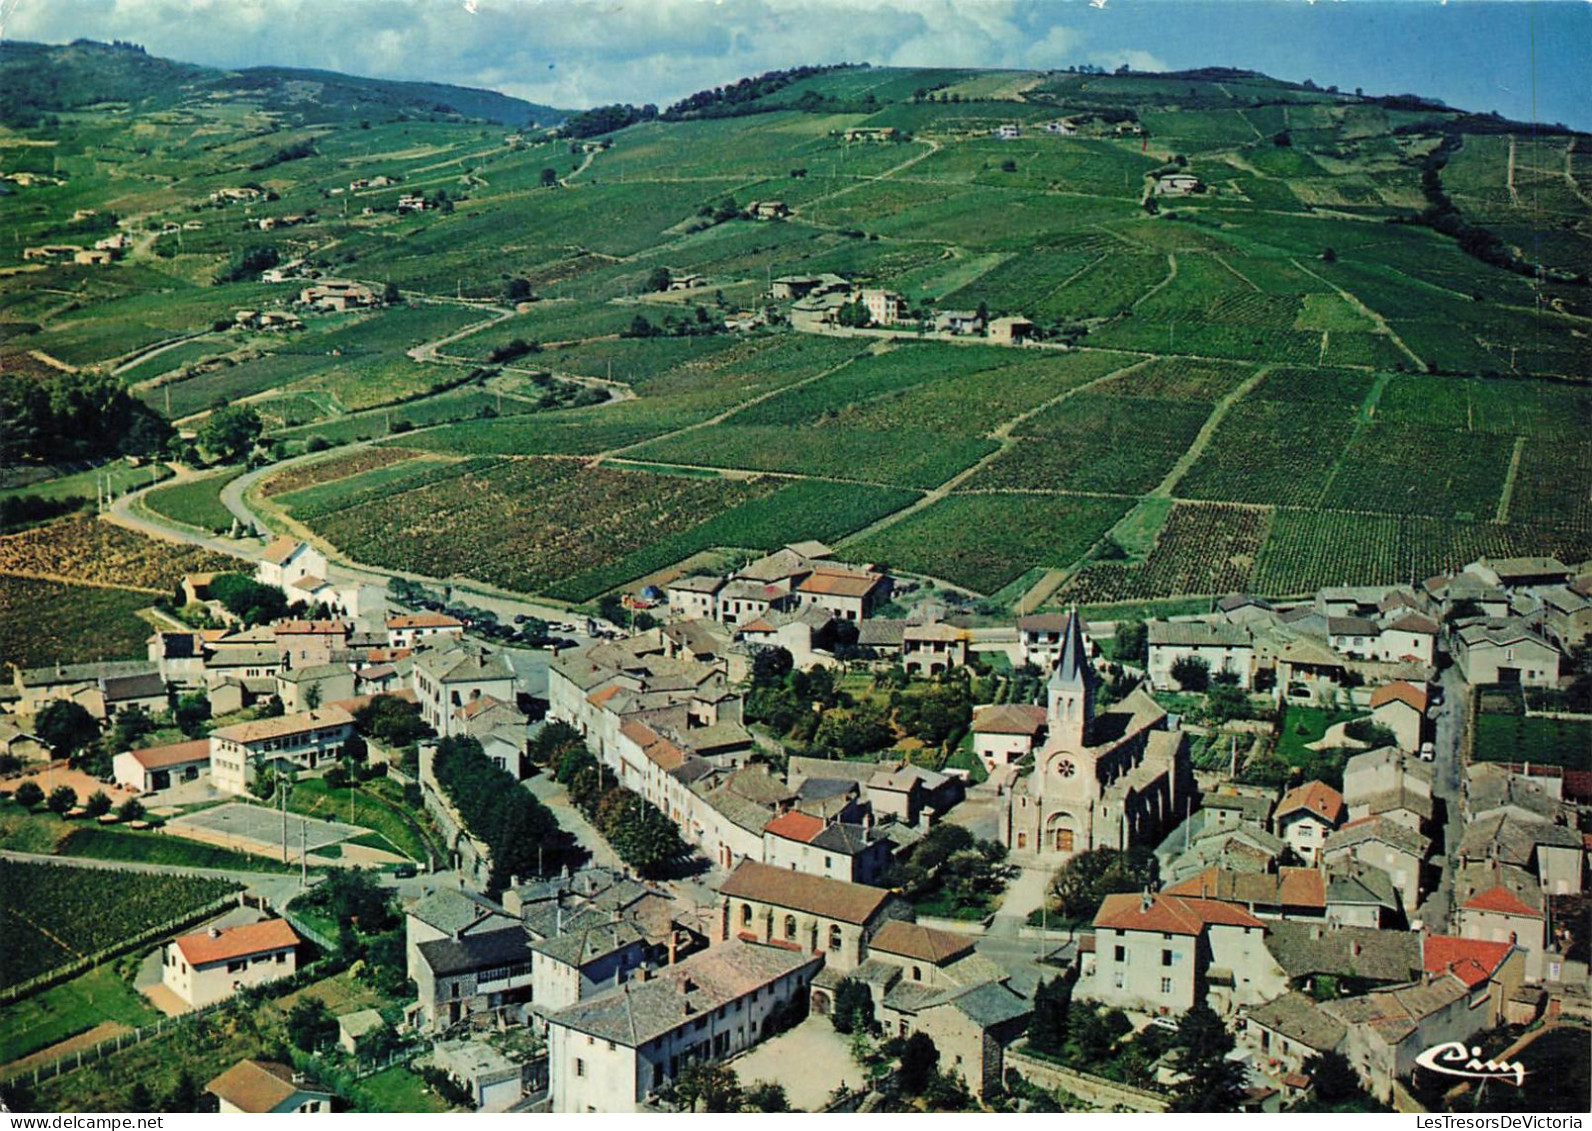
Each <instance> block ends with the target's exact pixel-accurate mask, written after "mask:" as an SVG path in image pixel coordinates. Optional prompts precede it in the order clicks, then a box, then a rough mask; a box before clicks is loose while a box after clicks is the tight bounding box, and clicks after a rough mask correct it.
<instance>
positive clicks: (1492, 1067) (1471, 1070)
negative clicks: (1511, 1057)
mask: <svg viewBox="0 0 1592 1131" xmlns="http://www.w3.org/2000/svg"><path fill="white" fill-rule="evenodd" d="M1415 1063H1416V1064H1419V1065H1420V1066H1421V1067H1422V1068H1430V1069H1431V1070H1432V1071H1433V1072H1441V1073H1442V1074H1443V1075H1444V1076H1459V1077H1462V1078H1464V1079H1467V1080H1510V1081H1512V1082H1513V1083H1514V1085H1515V1086H1516V1087H1521V1086H1523V1085H1524V1084H1525V1082H1526V1066H1525V1065H1523V1064H1521V1063H1520V1062H1519V1061H1518V1060H1517V1061H1515V1062H1514V1063H1513V1064H1511V1063H1510V1062H1509V1061H1507V1060H1482V1059H1481V1049H1479V1048H1466V1047H1465V1044H1464V1042H1463V1041H1446V1042H1444V1043H1443V1044H1440V1045H1433V1046H1432V1047H1431V1048H1429V1049H1427V1050H1426V1051H1425V1052H1423V1053H1421V1055H1420V1056H1418V1057H1416V1058H1415Z"/></svg>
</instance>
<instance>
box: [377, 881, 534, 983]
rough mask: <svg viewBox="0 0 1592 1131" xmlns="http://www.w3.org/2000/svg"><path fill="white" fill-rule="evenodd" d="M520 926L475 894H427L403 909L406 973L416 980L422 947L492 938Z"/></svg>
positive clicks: (439, 891) (448, 890) (448, 891)
mask: <svg viewBox="0 0 1592 1131" xmlns="http://www.w3.org/2000/svg"><path fill="white" fill-rule="evenodd" d="M517 923H518V919H517V918H515V916H514V915H512V914H510V913H507V912H506V911H505V909H504V908H503V907H501V906H499V905H498V904H496V903H493V902H491V901H490V900H488V899H487V898H486V897H485V896H481V895H476V894H475V893H474V892H470V891H465V890H463V889H460V890H455V889H453V888H446V887H445V888H439V889H437V890H436V891H434V892H428V893H427V894H425V895H423V896H421V897H420V898H418V899H416V900H415V901H414V902H412V903H410V904H408V905H407V906H406V907H405V908H404V970H405V972H406V973H407V974H408V976H409V977H411V978H414V977H416V972H417V971H418V970H419V968H420V944H421V943H424V942H433V941H435V940H437V939H447V938H462V937H463V936H465V935H468V934H490V933H491V932H493V931H501V930H504V929H506V928H508V927H511V926H515V925H516V924H517Z"/></svg>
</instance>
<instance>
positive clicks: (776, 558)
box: [665, 542, 894, 629]
mask: <svg viewBox="0 0 1592 1131" xmlns="http://www.w3.org/2000/svg"><path fill="white" fill-rule="evenodd" d="M831 554H832V551H831V550H830V549H829V547H827V546H825V545H823V544H822V543H819V542H803V543H798V544H796V545H791V546H785V547H783V548H781V549H779V550H777V551H775V552H774V553H772V554H768V555H766V556H764V557H762V558H759V559H757V560H756V561H754V562H751V563H749V564H748V565H746V566H743V567H742V568H741V569H739V570H736V571H735V572H734V573H732V574H730V575H729V576H727V577H716V576H710V575H702V574H695V575H691V576H686V577H681V578H678V579H676V580H675V581H672V582H670V583H669V585H668V587H667V589H666V591H665V592H666V594H667V600H668V607H669V612H670V613H671V614H672V615H675V616H679V617H683V618H688V619H706V620H716V621H718V622H720V623H721V624H724V625H733V626H740V627H741V628H743V629H745V628H749V627H752V626H754V625H756V624H757V623H758V622H759V621H762V620H764V619H765V618H768V617H770V616H771V615H775V614H781V613H792V612H800V611H804V610H809V609H818V610H823V611H826V612H828V613H829V614H831V615H832V616H833V617H835V618H839V619H842V620H847V621H854V622H856V621H862V620H865V619H867V618H868V617H871V616H873V615H874V613H875V611H877V610H878V608H879V607H880V606H882V605H883V604H885V602H887V601H888V600H889V599H890V593H891V590H892V588H893V585H894V581H893V579H892V578H891V577H890V575H889V574H887V573H884V572H883V571H882V570H878V569H875V568H874V567H872V566H846V565H841V564H839V563H837V562H834V561H832V560H831Z"/></svg>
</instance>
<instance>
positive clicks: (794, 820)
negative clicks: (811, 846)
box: [763, 809, 824, 844]
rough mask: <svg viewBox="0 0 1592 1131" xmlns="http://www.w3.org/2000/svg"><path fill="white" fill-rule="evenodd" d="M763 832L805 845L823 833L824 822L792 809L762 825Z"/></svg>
mask: <svg viewBox="0 0 1592 1131" xmlns="http://www.w3.org/2000/svg"><path fill="white" fill-rule="evenodd" d="M763 831H764V832H765V833H773V834H774V835H775V836H782V837H784V838H785V839H786V840H799V841H801V842H802V843H803V844H806V843H807V842H808V841H810V840H812V839H813V837H815V836H817V835H818V834H819V833H821V832H823V831H824V822H823V821H821V820H819V819H818V818H817V817H810V816H808V815H807V814H806V813H798V812H797V811H796V810H794V809H792V810H791V811H790V812H788V813H781V814H780V815H779V816H777V817H775V818H774V819H773V820H772V821H770V822H769V823H768V824H766V825H764V826H763Z"/></svg>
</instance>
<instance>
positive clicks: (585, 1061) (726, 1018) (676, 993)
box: [547, 940, 824, 1113]
mask: <svg viewBox="0 0 1592 1131" xmlns="http://www.w3.org/2000/svg"><path fill="white" fill-rule="evenodd" d="M823 962H824V959H823V957H822V956H821V955H813V954H806V953H802V952H800V951H796V950H788V949H785V948H783V947H778V946H766V945H763V946H760V945H756V944H752V943H746V942H741V941H739V940H732V941H728V942H726V943H724V944H723V945H721V946H717V947H714V948H712V949H710V950H707V951H704V952H703V953H701V954H697V955H693V956H692V957H690V958H688V959H686V960H685V961H683V962H681V963H680V964H679V965H677V966H670V967H666V968H665V969H663V970H660V971H658V972H657V973H655V974H650V975H648V976H646V977H643V978H635V979H631V980H630V981H628V982H626V983H624V984H623V985H621V986H619V987H617V988H615V989H612V990H609V991H607V992H606V993H603V994H599V995H597V996H596V997H592V998H589V999H587V1000H585V1001H582V1002H579V1003H577V1004H575V1005H573V1006H571V1007H569V1008H568V1009H564V1010H560V1011H559V1012H557V1013H554V1014H552V1015H551V1016H549V1017H548V1019H547V1042H548V1068H549V1074H550V1085H551V1092H552V1096H551V1107H552V1110H553V1111H554V1112H558V1113H569V1112H633V1111H639V1110H641V1107H642V1103H643V1101H645V1100H646V1098H647V1097H648V1096H649V1095H650V1094H652V1093H653V1092H655V1091H657V1090H658V1089H659V1088H661V1087H663V1086H664V1085H665V1084H666V1083H668V1082H670V1081H672V1080H674V1079H676V1078H677V1077H678V1076H679V1074H680V1070H681V1068H682V1067H683V1066H684V1065H686V1064H689V1063H691V1062H692V1061H694V1060H707V1059H723V1058H725V1057H728V1056H731V1055H733V1054H735V1053H738V1052H741V1051H743V1050H745V1049H748V1048H750V1047H752V1046H753V1045H755V1044H756V1043H757V1042H758V1041H759V1040H761V1039H763V1038H764V1037H765V1036H768V1035H770V1034H769V1032H768V1027H769V1024H770V1021H771V1020H775V1019H777V1018H778V1017H780V1016H783V1015H785V1014H786V1013H788V1012H789V1010H790V1003H791V1002H793V1001H796V1000H798V999H800V998H803V997H805V996H806V994H807V992H808V986H809V985H810V984H811V982H812V979H813V976H814V975H815V974H816V973H817V972H818V970H819V969H820V967H821V966H822V965H823Z"/></svg>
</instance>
